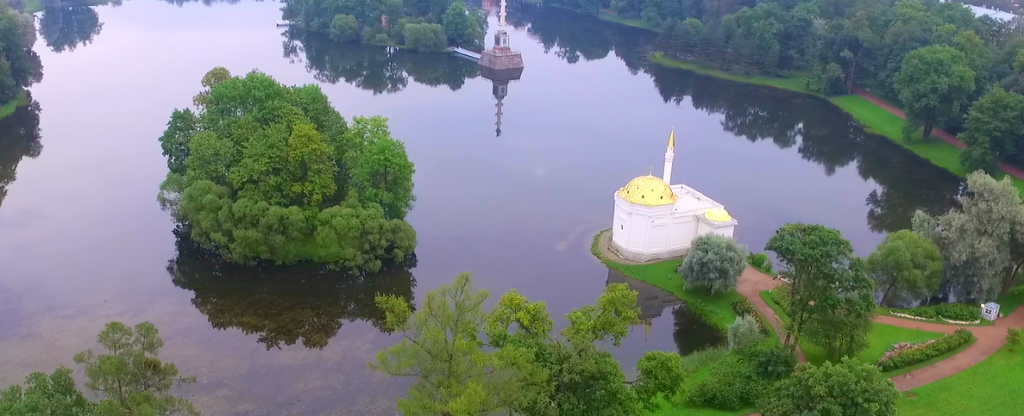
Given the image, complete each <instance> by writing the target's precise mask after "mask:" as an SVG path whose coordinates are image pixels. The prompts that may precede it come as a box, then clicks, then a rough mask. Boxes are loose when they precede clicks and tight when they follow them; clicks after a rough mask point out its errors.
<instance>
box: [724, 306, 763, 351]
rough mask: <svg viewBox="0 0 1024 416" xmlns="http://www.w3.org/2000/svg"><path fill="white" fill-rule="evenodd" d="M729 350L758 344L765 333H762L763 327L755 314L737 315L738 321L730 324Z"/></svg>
mask: <svg viewBox="0 0 1024 416" xmlns="http://www.w3.org/2000/svg"><path fill="white" fill-rule="evenodd" d="M728 338H729V351H733V350H742V349H745V348H747V347H750V346H752V345H754V344H757V342H758V341H760V340H761V338H764V335H762V334H761V327H760V326H759V325H758V322H757V319H754V317H753V316H750V315H743V316H737V317H736V321H735V322H733V323H732V325H729V331H728Z"/></svg>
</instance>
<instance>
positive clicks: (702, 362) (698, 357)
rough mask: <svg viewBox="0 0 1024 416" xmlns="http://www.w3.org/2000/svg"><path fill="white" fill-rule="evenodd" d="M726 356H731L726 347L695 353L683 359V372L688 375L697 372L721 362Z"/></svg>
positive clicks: (706, 349) (711, 348)
mask: <svg viewBox="0 0 1024 416" xmlns="http://www.w3.org/2000/svg"><path fill="white" fill-rule="evenodd" d="M726 354H729V350H728V349H727V348H726V347H710V348H705V349H702V350H699V351H694V352H692V353H690V354H689V355H687V356H685V357H683V359H682V362H683V371H685V372H686V373H694V372H697V370H700V369H702V368H704V367H707V366H709V365H711V364H714V363H716V362H718V361H720V360H721V359H722V357H725V356H726Z"/></svg>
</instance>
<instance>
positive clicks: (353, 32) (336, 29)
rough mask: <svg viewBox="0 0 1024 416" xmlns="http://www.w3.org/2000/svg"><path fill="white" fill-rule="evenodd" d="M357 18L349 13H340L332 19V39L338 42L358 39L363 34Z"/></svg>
mask: <svg viewBox="0 0 1024 416" xmlns="http://www.w3.org/2000/svg"><path fill="white" fill-rule="evenodd" d="M361 32H362V31H361V30H360V26H359V22H358V21H357V20H356V18H354V17H352V16H349V15H347V14H344V13H342V14H339V15H337V16H334V19H333V20H331V33H330V36H331V39H333V40H335V41H338V42H350V41H353V40H358V39H359V36H360V35H361V34H362V33H361Z"/></svg>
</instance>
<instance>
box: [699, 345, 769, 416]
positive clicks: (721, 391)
mask: <svg viewBox="0 0 1024 416" xmlns="http://www.w3.org/2000/svg"><path fill="white" fill-rule="evenodd" d="M767 387H768V383H767V382H766V381H764V380H762V379H761V378H760V377H758V376H757V374H755V373H754V370H753V369H752V368H751V367H750V366H749V365H747V364H745V363H743V362H742V361H741V360H740V358H739V357H736V356H730V357H727V358H726V359H724V360H722V361H719V362H718V363H716V364H715V365H714V366H713V367H712V368H711V373H710V375H709V376H708V377H707V378H706V379H704V380H701V381H700V382H698V383H696V384H694V385H693V386H691V387H690V389H689V390H688V391H687V392H686V395H685V398H686V401H687V402H688V403H690V404H691V405H694V406H706V407H712V408H715V409H722V410H739V409H743V408H746V407H749V406H750V405H752V404H754V403H755V402H757V400H758V399H759V398H760V397H761V394H763V392H764V390H765V389H766V388H767Z"/></svg>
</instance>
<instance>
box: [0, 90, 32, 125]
mask: <svg viewBox="0 0 1024 416" xmlns="http://www.w3.org/2000/svg"><path fill="white" fill-rule="evenodd" d="M25 104H28V96H27V95H26V94H25V91H21V92H19V93H18V96H16V97H14V99H13V100H11V101H8V102H6V103H4V105H2V106H0V118H4V117H7V116H9V115H11V114H14V110H16V109H18V107H21V106H23V105H25Z"/></svg>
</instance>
